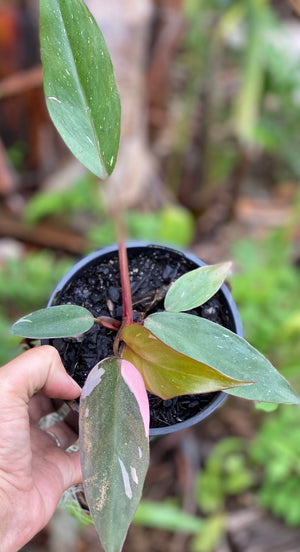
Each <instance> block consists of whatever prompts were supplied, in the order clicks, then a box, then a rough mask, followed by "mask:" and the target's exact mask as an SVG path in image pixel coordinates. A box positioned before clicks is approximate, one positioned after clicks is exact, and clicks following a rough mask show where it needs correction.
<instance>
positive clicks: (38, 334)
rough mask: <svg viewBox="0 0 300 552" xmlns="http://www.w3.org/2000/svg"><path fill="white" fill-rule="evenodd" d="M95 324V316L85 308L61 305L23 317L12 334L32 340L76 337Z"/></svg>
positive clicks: (13, 327)
mask: <svg viewBox="0 0 300 552" xmlns="http://www.w3.org/2000/svg"><path fill="white" fill-rule="evenodd" d="M93 324H94V317H93V315H92V314H91V313H90V312H89V311H88V310H87V309H85V308H84V307H78V306H77V305H59V306H57V307H50V308H48V309H41V310H37V311H35V312H32V313H31V314H27V316H23V317H22V318H20V319H19V320H17V322H15V324H14V325H13V326H12V328H11V333H13V334H14V335H20V336H22V337H28V338H32V339H50V338H54V337H72V336H73V337H75V336H77V335H80V334H82V333H84V332H86V331H87V330H89V329H90V328H91V327H92V325H93Z"/></svg>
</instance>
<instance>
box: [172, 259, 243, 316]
mask: <svg viewBox="0 0 300 552" xmlns="http://www.w3.org/2000/svg"><path fill="white" fill-rule="evenodd" d="M231 264H232V263H231V262H228V263H222V264H217V265H207V266H201V267H200V268H196V269H195V270H191V271H190V272H187V273H186V274H183V276H181V277H180V278H178V280H176V281H175V282H174V284H173V285H172V286H171V287H170V289H169V290H168V293H167V295H166V297H165V309H166V310H167V311H172V312H180V311H187V310H190V309H193V308H195V307H199V306H200V305H202V304H203V303H205V301H207V300H208V299H210V297H212V296H213V295H214V294H215V293H216V292H217V291H218V289H220V287H221V285H222V284H223V282H224V280H225V278H226V276H227V275H228V272H229V270H230V268H231Z"/></svg>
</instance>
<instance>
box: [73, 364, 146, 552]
mask: <svg viewBox="0 0 300 552" xmlns="http://www.w3.org/2000/svg"><path fill="white" fill-rule="evenodd" d="M79 419H80V434H79V442H80V455H81V465H82V473H83V480H84V490H85V494H86V498H87V502H88V505H89V508H90V511H91V515H92V518H93V521H94V523H95V526H96V529H97V531H98V533H99V536H100V540H101V542H102V545H103V547H104V549H105V552H119V551H120V550H121V549H122V546H123V542H124V539H125V537H126V533H127V530H128V527H129V524H130V522H131V520H132V518H133V516H134V514H135V511H136V509H137V506H138V504H139V501H140V499H141V494H142V489H143V483H144V479H145V475H146V472H147V469H148V464H149V441H148V436H149V403H148V397H147V392H146V389H145V385H144V382H143V380H142V377H141V375H140V373H139V372H138V371H137V369H136V368H135V367H134V366H133V365H132V364H131V363H130V362H128V361H126V360H121V359H119V358H107V359H105V360H103V361H102V362H100V363H99V364H97V365H96V366H95V367H94V368H93V369H92V370H91V372H90V374H89V376H88V378H87V380H86V383H85V385H84V387H83V390H82V395H81V400H80V417H79Z"/></svg>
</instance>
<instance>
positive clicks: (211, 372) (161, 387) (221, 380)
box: [122, 324, 245, 399]
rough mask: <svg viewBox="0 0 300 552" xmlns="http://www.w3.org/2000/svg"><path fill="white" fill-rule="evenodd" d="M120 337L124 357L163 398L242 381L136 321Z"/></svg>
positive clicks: (156, 393)
mask: <svg viewBox="0 0 300 552" xmlns="http://www.w3.org/2000/svg"><path fill="white" fill-rule="evenodd" d="M122 339H123V340H124V341H125V343H126V345H127V347H126V348H125V350H124V352H123V358H126V359H127V360H129V361H130V362H131V363H132V364H134V366H136V368H137V369H138V370H139V372H140V373H141V374H142V376H143V380H144V382H145V385H146V387H147V389H148V391H151V393H154V394H155V395H158V396H159V397H161V398H163V399H169V398H171V397H175V396H177V395H188V394H193V393H210V392H211V391H218V390H220V389H227V388H228V387H236V386H237V385H240V384H241V382H240V381H238V380H236V379H232V378H231V377H228V376H224V374H221V373H220V372H218V371H217V370H215V369H214V368H210V366H206V365H205V364H203V363H201V362H198V361H196V360H193V359H192V358H189V357H187V356H185V355H183V354H181V353H178V352H177V351H175V350H174V349H171V348H170V347H168V346H167V345H165V343H162V341H160V340H159V339H157V337H155V335H153V334H152V333H151V332H150V331H149V330H147V328H144V327H143V326H139V325H138V324H131V325H130V326H127V327H126V328H124V330H123V332H122ZM241 385H245V383H244V382H243V383H242V384H241Z"/></svg>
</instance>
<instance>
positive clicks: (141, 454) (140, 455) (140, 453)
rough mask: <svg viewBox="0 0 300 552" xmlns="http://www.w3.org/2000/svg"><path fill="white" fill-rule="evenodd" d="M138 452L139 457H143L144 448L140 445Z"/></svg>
mask: <svg viewBox="0 0 300 552" xmlns="http://www.w3.org/2000/svg"><path fill="white" fill-rule="evenodd" d="M138 452H139V458H142V456H143V453H142V449H141V448H140V447H138Z"/></svg>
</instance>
